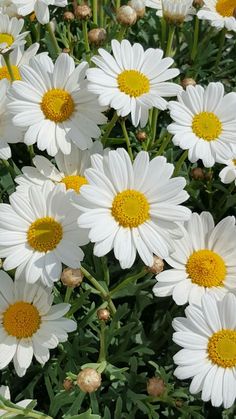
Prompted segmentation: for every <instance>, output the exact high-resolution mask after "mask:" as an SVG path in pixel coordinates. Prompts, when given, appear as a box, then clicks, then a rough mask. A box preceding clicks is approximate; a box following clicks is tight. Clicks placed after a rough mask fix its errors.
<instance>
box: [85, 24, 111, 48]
mask: <svg viewBox="0 0 236 419" xmlns="http://www.w3.org/2000/svg"><path fill="white" fill-rule="evenodd" d="M106 37H107V33H106V30H105V29H103V28H95V29H91V31H89V33H88V39H89V42H90V44H93V45H97V46H99V45H102V44H103V42H105V40H106Z"/></svg>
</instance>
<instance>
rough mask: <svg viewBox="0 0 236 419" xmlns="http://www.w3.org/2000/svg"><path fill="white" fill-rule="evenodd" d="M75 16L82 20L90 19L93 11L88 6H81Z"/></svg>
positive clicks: (77, 8)
mask: <svg viewBox="0 0 236 419" xmlns="http://www.w3.org/2000/svg"><path fill="white" fill-rule="evenodd" d="M75 16H76V17H77V19H81V20H86V19H89V18H90V17H91V16H92V10H91V9H90V7H89V6H88V5H87V4H81V5H79V6H77V7H76V10H75Z"/></svg>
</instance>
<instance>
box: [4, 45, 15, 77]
mask: <svg viewBox="0 0 236 419" xmlns="http://www.w3.org/2000/svg"><path fill="white" fill-rule="evenodd" d="M3 58H4V61H5V63H6V66H7V70H8V73H9V74H10V77H11V81H15V76H14V73H13V70H12V67H11V63H10V54H9V52H7V53H6V54H3Z"/></svg>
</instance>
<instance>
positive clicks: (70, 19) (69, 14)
mask: <svg viewBox="0 0 236 419" xmlns="http://www.w3.org/2000/svg"><path fill="white" fill-rule="evenodd" d="M63 19H64V20H66V21H67V22H73V20H74V19H75V15H74V13H72V12H65V13H64V15H63Z"/></svg>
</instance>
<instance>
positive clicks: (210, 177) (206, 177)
mask: <svg viewBox="0 0 236 419" xmlns="http://www.w3.org/2000/svg"><path fill="white" fill-rule="evenodd" d="M212 178H213V173H212V172H207V173H205V180H212Z"/></svg>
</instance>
